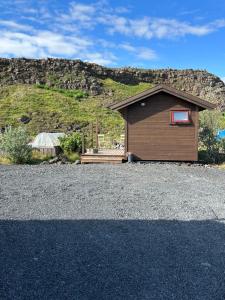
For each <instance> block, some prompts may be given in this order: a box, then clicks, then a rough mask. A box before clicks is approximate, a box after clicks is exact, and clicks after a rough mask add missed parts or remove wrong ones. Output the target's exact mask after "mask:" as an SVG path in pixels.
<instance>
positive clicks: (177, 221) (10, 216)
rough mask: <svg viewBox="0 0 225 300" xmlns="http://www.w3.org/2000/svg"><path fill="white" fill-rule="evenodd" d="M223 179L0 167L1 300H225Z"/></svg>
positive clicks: (199, 170) (187, 172)
mask: <svg viewBox="0 0 225 300" xmlns="http://www.w3.org/2000/svg"><path fill="white" fill-rule="evenodd" d="M224 220H225V171H222V170H217V169H207V168H204V167H198V166H192V167H189V166H187V165H181V166H179V165H176V164H148V165H140V164H132V165H128V164H123V165H115V166H111V165H79V166H75V165H64V166H63V165H62V166H0V299H4V300H5V299H10V300H14V299H29V300H30V299H32V300H33V299H54V300H58V299H60V300H61V299H63V300H64V299H68V300H69V299H70V300H71V299H79V300H80V299H81V300H83V299H88V300H89V299H94V300H95V299H96V300H99V299H113V300H116V299H138V300H142V299H148V300H149V299H154V300H155V299H156V300H158V299H179V300H180V299H181V300H185V299H188V300H190V299H202V300H208V299H210V300H211V299H213V300H217V299H218V300H219V299H221V300H222V299H225V222H224Z"/></svg>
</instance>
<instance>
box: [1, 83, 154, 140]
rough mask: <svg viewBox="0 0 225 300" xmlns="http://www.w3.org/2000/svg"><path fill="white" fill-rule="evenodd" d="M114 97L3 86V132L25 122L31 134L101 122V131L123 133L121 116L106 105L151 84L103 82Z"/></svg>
mask: <svg viewBox="0 0 225 300" xmlns="http://www.w3.org/2000/svg"><path fill="white" fill-rule="evenodd" d="M102 86H104V88H105V90H108V89H113V90H114V93H113V95H111V96H105V95H104V94H103V95H98V96H91V95H90V96H88V95H87V94H85V93H84V92H82V91H79V90H69V91H68V90H64V89H57V88H55V87H47V86H43V85H31V84H15V85H6V86H2V87H0V129H1V128H2V129H3V128H4V127H5V126H6V125H13V126H18V125H19V124H23V123H25V124H26V126H27V128H28V130H29V131H30V132H31V133H32V134H36V133H38V132H40V131H62V132H65V131H70V130H75V129H79V128H82V127H87V126H88V125H89V124H91V123H96V120H97V119H98V123H99V126H101V131H102V132H107V131H108V130H110V131H111V132H112V131H114V130H117V131H120V132H121V131H122V129H123V127H124V122H123V120H122V118H121V117H120V115H119V113H117V112H112V111H109V110H108V109H106V108H105V104H107V103H109V102H111V101H112V98H113V99H121V98H126V97H128V96H131V95H133V94H136V93H138V92H141V91H143V90H145V89H147V88H149V87H151V85H150V84H146V83H144V84H138V85H133V86H132V87H129V86H127V85H124V84H120V83H117V82H114V81H112V80H110V79H107V80H105V81H102Z"/></svg>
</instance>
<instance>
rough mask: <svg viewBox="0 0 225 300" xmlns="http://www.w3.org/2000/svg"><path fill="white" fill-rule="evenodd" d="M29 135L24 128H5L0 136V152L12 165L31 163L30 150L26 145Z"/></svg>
mask: <svg viewBox="0 0 225 300" xmlns="http://www.w3.org/2000/svg"><path fill="white" fill-rule="evenodd" d="M28 143H29V135H28V133H27V131H26V129H25V128H24V127H21V126H20V127H18V128H11V127H9V128H7V129H6V130H5V133H4V134H1V135H0V150H1V151H2V152H3V153H4V155H5V157H6V158H8V159H9V160H10V161H11V162H13V163H18V164H20V163H27V162H30V161H31V157H32V149H31V147H30V146H29V145H28Z"/></svg>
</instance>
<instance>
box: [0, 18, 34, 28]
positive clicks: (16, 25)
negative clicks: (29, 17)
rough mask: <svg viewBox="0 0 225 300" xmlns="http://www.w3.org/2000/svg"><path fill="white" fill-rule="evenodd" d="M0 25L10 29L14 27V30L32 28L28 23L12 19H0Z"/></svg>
mask: <svg viewBox="0 0 225 300" xmlns="http://www.w3.org/2000/svg"><path fill="white" fill-rule="evenodd" d="M0 25H2V26H4V27H8V28H11V29H15V30H21V31H30V30H32V27H31V26H29V25H25V24H19V23H16V22H14V21H8V20H0Z"/></svg>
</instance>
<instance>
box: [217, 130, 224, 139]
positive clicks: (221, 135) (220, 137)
mask: <svg viewBox="0 0 225 300" xmlns="http://www.w3.org/2000/svg"><path fill="white" fill-rule="evenodd" d="M217 138H218V139H219V140H222V139H225V129H223V130H219V131H218V133H217Z"/></svg>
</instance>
